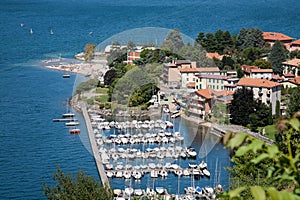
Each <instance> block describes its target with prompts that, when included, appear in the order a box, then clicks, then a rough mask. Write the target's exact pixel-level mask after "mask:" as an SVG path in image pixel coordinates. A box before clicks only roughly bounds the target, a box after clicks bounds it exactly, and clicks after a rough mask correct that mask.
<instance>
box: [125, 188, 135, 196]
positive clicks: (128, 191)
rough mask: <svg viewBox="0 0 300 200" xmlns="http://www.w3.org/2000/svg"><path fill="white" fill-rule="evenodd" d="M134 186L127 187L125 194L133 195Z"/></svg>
mask: <svg viewBox="0 0 300 200" xmlns="http://www.w3.org/2000/svg"><path fill="white" fill-rule="evenodd" d="M133 191H134V190H133V188H128V187H127V188H125V190H124V192H125V194H127V195H128V196H131V195H132V194H133Z"/></svg>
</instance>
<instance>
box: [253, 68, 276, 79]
mask: <svg viewBox="0 0 300 200" xmlns="http://www.w3.org/2000/svg"><path fill="white" fill-rule="evenodd" d="M272 75H273V69H251V70H250V78H264V79H269V80H271V79H272Z"/></svg>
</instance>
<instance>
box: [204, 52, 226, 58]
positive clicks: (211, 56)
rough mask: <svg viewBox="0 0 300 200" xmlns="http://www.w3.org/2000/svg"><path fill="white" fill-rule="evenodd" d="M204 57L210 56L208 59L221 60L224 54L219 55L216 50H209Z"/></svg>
mask: <svg viewBox="0 0 300 200" xmlns="http://www.w3.org/2000/svg"><path fill="white" fill-rule="evenodd" d="M206 57H207V58H210V59H213V58H215V59H218V60H222V59H223V57H224V55H220V54H219V53H218V52H211V53H206Z"/></svg>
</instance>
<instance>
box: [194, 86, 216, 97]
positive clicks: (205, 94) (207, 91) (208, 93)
mask: <svg viewBox="0 0 300 200" xmlns="http://www.w3.org/2000/svg"><path fill="white" fill-rule="evenodd" d="M212 91H213V90H212V89H210V88H206V89H203V90H197V91H196V93H197V94H199V95H200V96H202V97H204V98H205V99H211V98H212V95H211V93H212Z"/></svg>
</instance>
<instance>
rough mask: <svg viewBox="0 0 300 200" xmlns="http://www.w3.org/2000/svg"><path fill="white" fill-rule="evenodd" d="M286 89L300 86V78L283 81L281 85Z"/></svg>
mask: <svg viewBox="0 0 300 200" xmlns="http://www.w3.org/2000/svg"><path fill="white" fill-rule="evenodd" d="M280 84H281V85H282V86H283V87H284V88H294V87H299V86H300V76H297V77H295V78H292V79H289V80H285V81H282V82H281V83H280Z"/></svg>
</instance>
